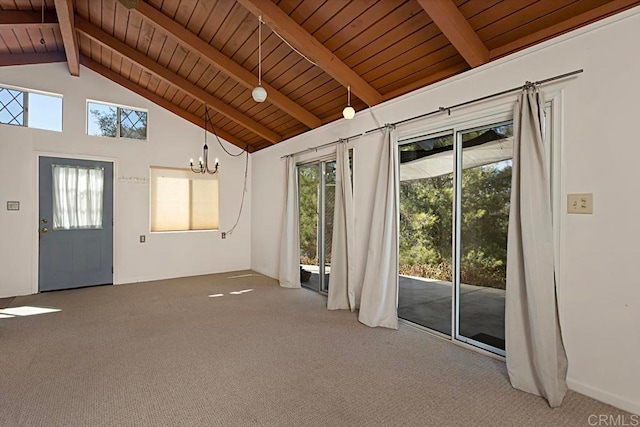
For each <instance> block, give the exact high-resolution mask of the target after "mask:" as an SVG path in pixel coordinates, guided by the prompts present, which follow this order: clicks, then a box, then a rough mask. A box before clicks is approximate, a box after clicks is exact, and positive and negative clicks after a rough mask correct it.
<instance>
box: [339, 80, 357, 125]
mask: <svg viewBox="0 0 640 427" xmlns="http://www.w3.org/2000/svg"><path fill="white" fill-rule="evenodd" d="M355 115H356V110H354V109H353V107H352V106H351V85H349V86H347V106H346V107H344V110H342V117H344V118H345V119H347V120H351V119H353V116H355Z"/></svg>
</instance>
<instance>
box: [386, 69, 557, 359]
mask: <svg viewBox="0 0 640 427" xmlns="http://www.w3.org/2000/svg"><path fill="white" fill-rule="evenodd" d="M567 84H568V83H567V82H562V81H559V82H555V83H552V84H548V85H545V88H544V92H545V94H546V96H545V98H546V99H545V107H546V104H547V103H548V104H550V105H551V114H550V117H549V118H550V119H551V123H550V124H549V123H548V124H547V126H548V130H549V132H550V135H551V138H552V146H551V150H550V151H549V153H548V154H549V155H550V156H551V165H550V172H551V182H550V186H551V191H552V194H551V210H552V215H553V245H554V254H555V272H556V293H557V300H558V312H559V317H560V321H561V324H562V322H563V319H564V312H565V310H564V306H565V304H564V298H563V294H564V292H563V287H562V284H563V283H564V278H565V268H564V260H565V258H566V257H565V245H564V243H563V242H565V241H566V238H565V237H566V236H565V233H566V231H565V230H566V227H565V222H566V214H564V213H563V212H565V211H564V209H566V208H565V206H566V205H565V200H564V194H566V177H565V170H564V169H563V168H562V159H563V157H564V87H565V86H566V85H567ZM515 101H516V97H515V96H513V95H510V94H509V95H504V96H500V97H497V98H495V99H493V100H488V101H486V102H484V103H481V104H478V105H470V106H467V107H463V108H460V110H459V111H457V112H456V114H447V115H446V116H445V115H442V116H439V117H435V118H430V119H425V120H420V121H417V122H416V123H410V124H406V125H403V126H402V127H401V128H400V129H399V134H398V139H397V141H396V144H395V147H394V149H395V150H396V151H397V150H398V147H399V146H400V145H402V143H403V141H407V140H408V139H411V138H413V137H418V136H422V135H427V134H434V133H438V132H443V131H447V130H453V131H454V146H455V144H456V138H455V132H456V130H457V129H461V128H467V127H473V126H475V125H481V124H487V123H489V122H491V121H492V120H495V121H501V120H504V119H505V118H507V120H510V119H511V118H512V117H511V116H512V113H513V107H514V104H515ZM510 115H511V116H510ZM396 166H397V167H399V163H398V162H397V163H396ZM399 181H400V175H399V174H398V181H397V182H396V188H399V185H400V182H399ZM454 185H456V184H455V183H454ZM398 196H399V193H398ZM397 219H398V221H397V224H398V230H397V232H398V236H399V235H400V221H399V214H398V218H397ZM454 235H455V233H454ZM454 235H452V238H453V237H454ZM453 246H454V251H455V250H456V248H455V245H453ZM398 262H399V257H398ZM398 268H399V264H398ZM454 287H455V286H454ZM456 293H457V292H454V295H453V298H452V301H451V304H452V307H451V310H452V311H451V313H452V315H451V328H452V329H451V330H452V332H455V331H456V328H455V324H456V319H455V316H456V304H457V298H459V296H458V295H456ZM398 320H399V321H400V323H403V324H405V325H408V326H411V327H414V328H416V329H419V330H422V331H425V332H427V333H429V334H431V335H433V336H435V337H437V338H440V339H443V340H445V341H449V342H451V343H453V344H455V345H458V346H460V347H464V348H467V349H469V350H473V351H475V352H478V353H481V354H484V355H486V356H489V357H491V358H494V359H498V360H505V356H502V355H500V354H497V353H494V352H493V351H490V350H487V349H485V348H482V347H480V346H476V345H472V344H470V343H467V342H465V341H462V340H459V339H456V334H455V333H452V334H451V335H447V334H443V333H440V332H438V331H436V330H434V329H430V328H427V327H424V326H421V325H418V324H416V323H413V322H410V321H408V320H404V319H398Z"/></svg>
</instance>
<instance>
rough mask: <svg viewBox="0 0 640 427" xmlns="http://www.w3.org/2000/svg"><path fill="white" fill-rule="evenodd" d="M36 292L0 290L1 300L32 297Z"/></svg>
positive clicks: (27, 289) (28, 290)
mask: <svg viewBox="0 0 640 427" xmlns="http://www.w3.org/2000/svg"><path fill="white" fill-rule="evenodd" d="M34 293H35V292H33V291H32V290H31V288H26V289H0V298H11V297H20V296H24V295H32V294H34Z"/></svg>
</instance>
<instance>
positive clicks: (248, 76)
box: [131, 1, 321, 129]
mask: <svg viewBox="0 0 640 427" xmlns="http://www.w3.org/2000/svg"><path fill="white" fill-rule="evenodd" d="M131 10H132V11H134V12H135V13H137V14H138V15H139V16H140V17H142V18H143V19H145V20H146V21H147V22H149V23H151V24H152V25H154V26H155V27H157V28H159V29H161V30H162V31H164V32H165V33H167V34H168V35H169V36H170V37H171V38H173V39H175V40H177V41H178V42H180V43H181V44H183V45H185V46H186V47H187V48H188V49H189V50H191V51H192V52H194V53H196V54H198V55H200V57H201V58H202V59H203V60H204V61H205V62H207V63H209V65H211V66H213V67H215V68H217V69H219V70H220V71H222V72H223V73H225V74H226V75H228V76H229V77H230V78H232V79H234V80H235V81H237V82H238V83H240V84H241V85H243V86H244V87H246V88H247V89H253V88H254V87H255V86H256V85H257V83H258V78H257V76H254V75H253V74H252V73H251V72H250V71H249V70H247V69H246V68H244V67H242V66H241V65H240V64H238V63H236V62H235V61H233V60H232V59H231V58H229V57H228V56H226V55H225V54H223V53H222V52H220V51H218V50H217V49H215V48H214V47H213V46H211V45H210V44H209V43H207V42H205V41H204V40H202V39H201V38H200V37H198V36H197V35H196V34H194V33H192V32H191V31H189V30H187V29H186V28H184V27H183V26H182V25H180V24H178V23H177V22H176V21H174V20H173V19H171V18H169V17H168V16H167V15H165V14H164V13H162V12H161V11H159V10H158V9H156V8H154V7H153V6H150V5H148V4H147V3H145V2H142V1H141V2H138V4H137V6H136V8H135V9H131ZM262 87H264V88H265V89H266V91H267V93H268V97H267V102H270V103H271V104H273V105H275V106H276V107H278V108H280V109H281V110H282V111H284V112H285V113H287V114H289V115H290V116H291V117H293V118H295V119H296V120H298V121H299V122H301V123H304V124H305V125H307V126H309V127H310V128H312V129H313V128H317V127H319V126H320V124H321V122H320V119H319V118H318V117H316V116H315V115H313V114H311V113H310V112H309V111H307V110H305V109H304V108H303V107H301V106H300V105H298V104H296V103H295V102H294V101H293V100H291V99H289V98H288V97H287V96H286V95H284V94H283V93H282V92H280V91H278V90H276V89H275V88H273V87H272V86H270V85H269V84H268V83H265V82H264V81H263V82H262Z"/></svg>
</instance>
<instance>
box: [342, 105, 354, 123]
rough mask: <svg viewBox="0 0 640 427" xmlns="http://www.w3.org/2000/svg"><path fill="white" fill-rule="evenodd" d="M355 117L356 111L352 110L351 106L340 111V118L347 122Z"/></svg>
mask: <svg viewBox="0 0 640 427" xmlns="http://www.w3.org/2000/svg"><path fill="white" fill-rule="evenodd" d="M355 115H356V110H354V109H353V107H352V106H351V105H347V106H346V107H344V110H342V116H343V117H344V118H345V119H347V120H351V119H353V117H354V116H355Z"/></svg>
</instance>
